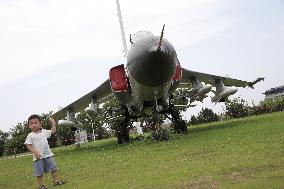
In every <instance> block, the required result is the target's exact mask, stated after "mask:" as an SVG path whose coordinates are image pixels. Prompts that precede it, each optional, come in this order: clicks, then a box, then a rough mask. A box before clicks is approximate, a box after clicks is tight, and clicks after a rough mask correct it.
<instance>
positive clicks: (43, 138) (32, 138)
mask: <svg viewBox="0 0 284 189" xmlns="http://www.w3.org/2000/svg"><path fill="white" fill-rule="evenodd" d="M50 136H51V130H45V129H42V130H41V132H39V133H34V132H31V133H30V134H28V136H27V138H26V141H25V144H32V145H33V147H34V149H35V150H36V151H37V152H38V153H39V154H40V155H41V159H42V158H47V157H51V156H53V155H54V154H53V153H52V151H51V150H50V148H49V145H48V141H47V139H48V138H50ZM36 160H37V159H36V158H35V156H34V154H33V161H36Z"/></svg>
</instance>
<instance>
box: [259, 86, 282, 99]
mask: <svg viewBox="0 0 284 189" xmlns="http://www.w3.org/2000/svg"><path fill="white" fill-rule="evenodd" d="M263 94H265V98H275V97H279V96H284V85H282V86H280V87H276V88H271V89H269V90H267V91H265V93H263Z"/></svg>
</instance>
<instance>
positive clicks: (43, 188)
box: [39, 185, 47, 189]
mask: <svg viewBox="0 0 284 189" xmlns="http://www.w3.org/2000/svg"><path fill="white" fill-rule="evenodd" d="M39 189H47V187H46V186H44V185H41V186H40V187H39Z"/></svg>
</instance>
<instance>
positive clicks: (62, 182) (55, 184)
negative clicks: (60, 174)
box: [54, 180, 65, 186]
mask: <svg viewBox="0 0 284 189" xmlns="http://www.w3.org/2000/svg"><path fill="white" fill-rule="evenodd" d="M62 184H65V182H64V181H63V180H58V181H56V182H55V183H54V186H59V185H62Z"/></svg>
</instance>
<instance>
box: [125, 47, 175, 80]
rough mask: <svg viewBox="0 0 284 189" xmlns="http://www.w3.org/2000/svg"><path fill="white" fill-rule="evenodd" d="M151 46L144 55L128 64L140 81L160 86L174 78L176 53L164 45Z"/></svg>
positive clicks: (131, 71) (133, 74)
mask: <svg viewBox="0 0 284 189" xmlns="http://www.w3.org/2000/svg"><path fill="white" fill-rule="evenodd" d="M156 49H157V46H152V47H151V48H149V50H148V52H147V53H145V54H144V55H143V56H140V57H137V58H136V59H134V60H133V61H132V62H131V63H130V64H129V66H128V70H129V73H130V74H131V75H132V77H133V78H134V79H135V80H136V81H138V82H139V83H141V84H143V85H146V86H158V85H162V84H164V83H166V82H168V81H170V80H172V78H173V76H174V72H175V54H174V53H169V50H168V49H166V47H164V46H162V47H161V50H160V51H157V50H156Z"/></svg>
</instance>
